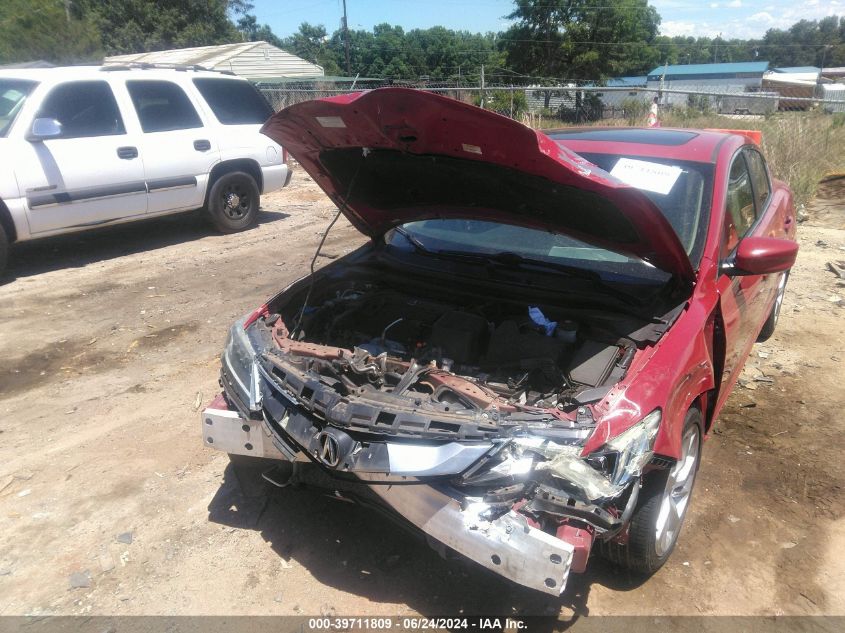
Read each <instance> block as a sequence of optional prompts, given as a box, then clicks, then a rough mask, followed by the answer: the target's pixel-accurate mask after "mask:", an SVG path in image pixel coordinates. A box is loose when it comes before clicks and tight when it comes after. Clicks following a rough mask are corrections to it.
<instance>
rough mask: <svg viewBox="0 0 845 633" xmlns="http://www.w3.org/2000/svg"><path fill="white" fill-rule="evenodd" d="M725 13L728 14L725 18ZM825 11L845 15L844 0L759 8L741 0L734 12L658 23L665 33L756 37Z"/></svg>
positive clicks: (799, 0)
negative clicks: (703, 19)
mask: <svg viewBox="0 0 845 633" xmlns="http://www.w3.org/2000/svg"><path fill="white" fill-rule="evenodd" d="M741 1H742V0H733V2H731V3H730V4H726V3H725V2H721V1H720V2H718V3H713V4H719V5H720V7H721V8H722V9H724V8H725V7H728V6H731V5H733V4H736V5H739V4H740V3H741ZM755 4H756V3H755ZM760 4H763V3H762V2H761V3H760ZM705 6H706V5H705ZM713 8H717V7H713ZM705 11H707V9H705ZM728 15H730V16H732V17H730V18H728ZM829 15H845V0H823V1H820V0H775V1H774V2H773V1H772V0H769V2H768V3H767V4H766V5H765V6H764V7H763V8H762V9H760V8H759V6H755V7H753V10H752V6H750V3H745V5H744V6H742V7H741V8H740V9H739V10H738V11H737V12H735V13H734V12H732V13H730V14H724V13H721V12H719V11H717V12H715V13H711V14H710V15H708V16H707V17H711V18H712V19H711V20H707V21H702V22H693V21H687V20H680V19H678V20H668V21H667V22H665V23H664V24H663V25H662V27H663V28H661V32H662V33H663V34H665V35H673V34H677V35H694V36H710V37H713V36H715V35H718V34H719V33H721V35H722V37H723V38H725V39H730V38H734V37H736V38H758V37H762V36H763V35H764V34H765V33H766V31H767V30H768V29H788V28H789V27H790V26H792V25H793V24H795V23H796V22H798V21H799V20H820V19H821V18H824V17H826V16H829ZM683 17H686V16H683ZM689 25H693V31H692V32H690V30H689V28H688V27H689ZM760 55H761V56H762V55H765V51H763V50H761V51H760Z"/></svg>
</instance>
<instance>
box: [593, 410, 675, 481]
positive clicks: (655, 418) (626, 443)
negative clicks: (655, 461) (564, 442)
mask: <svg viewBox="0 0 845 633" xmlns="http://www.w3.org/2000/svg"><path fill="white" fill-rule="evenodd" d="M660 418H661V415H660V409H655V410H654V411H652V412H651V413H649V414H648V415H647V416H645V417H644V418H643V419H642V420H640V421H639V422H637V423H636V424H635V425H634V426H632V427H631V428H630V429H628V430H626V431H625V432H623V433H620V434H619V435H617V436H616V437H614V438H613V439H612V440H610V441H609V442H608V443H607V444H605V445H604V446H603V447H602V448H601V450H599V451H598V452H597V453H595V454H594V455H596V456H599V457H602V458H604V459H602V462H605V463H607V464H608V465H609V468H608V471H609V472H608V475H609V477H610V481H611V483H612V484H614V485H617V486H620V485H625V484H627V483H628V481H630V480H631V479H632V478H634V477H639V475H640V473H642V470H643V467H644V466H645V465H646V464H647V463H648V462H649V461H651V458H652V456H653V455H654V440H655V438H656V437H657V431H658V430H659V429H660ZM611 458H612V459H611Z"/></svg>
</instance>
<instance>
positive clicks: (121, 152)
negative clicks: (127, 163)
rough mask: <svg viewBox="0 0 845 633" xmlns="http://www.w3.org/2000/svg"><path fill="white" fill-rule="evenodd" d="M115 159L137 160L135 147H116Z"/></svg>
mask: <svg viewBox="0 0 845 633" xmlns="http://www.w3.org/2000/svg"><path fill="white" fill-rule="evenodd" d="M117 157H118V158H123V159H124V160H129V159H131V158H138V148H137V147H118V148H117Z"/></svg>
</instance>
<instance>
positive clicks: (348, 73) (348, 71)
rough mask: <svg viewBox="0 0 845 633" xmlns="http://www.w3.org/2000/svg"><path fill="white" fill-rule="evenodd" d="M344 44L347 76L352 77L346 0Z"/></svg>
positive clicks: (344, 1) (344, 4)
mask: <svg viewBox="0 0 845 633" xmlns="http://www.w3.org/2000/svg"><path fill="white" fill-rule="evenodd" d="M343 44H344V47H345V49H346V75H347V76H351V75H352V66H351V65H350V64H349V19H348V18H347V17H346V0H343Z"/></svg>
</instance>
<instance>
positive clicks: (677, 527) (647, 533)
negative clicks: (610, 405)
mask: <svg viewBox="0 0 845 633" xmlns="http://www.w3.org/2000/svg"><path fill="white" fill-rule="evenodd" d="M700 457H701V412H700V411H698V409H690V410H689V411H688V412H687V415H686V419H685V420H684V431H683V435H682V437H681V455H680V458H679V459H678V461H677V462H675V464H674V465H673V466H672V467H671V468H669V469H667V470H662V471H656V472H652V473H649V474H648V475H646V476H645V478H644V479H643V487H642V490H641V491H640V497H639V501H638V502H637V507H636V509H635V510H634V514H633V516H632V517H631V523H630V526H629V532H628V542H627V543H626V544H624V545H623V544H620V543H604V544H602V546H601V551H602V553H603V554H604V556H605V557H606V558H608V559H610V560H611V561H612V562H614V563H616V564H618V565H620V566H622V567H626V568H628V569H630V570H631V571H634V572H637V573H641V574H653V573H654V572H656V571H657V570H658V569H660V568H661V567H662V566H663V564H664V563H665V562H666V561H667V560H668V559H669V556H670V555H671V554H672V550H673V549H674V548H675V543H677V541H678V535H679V534H680V533H681V527H682V526H683V523H684V517H685V516H686V513H687V508H688V507H689V503H690V499H691V498H692V489H693V486H694V485H695V476H696V473H697V472H698V464H699V460H700Z"/></svg>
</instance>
